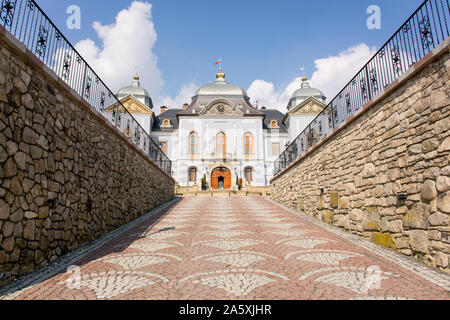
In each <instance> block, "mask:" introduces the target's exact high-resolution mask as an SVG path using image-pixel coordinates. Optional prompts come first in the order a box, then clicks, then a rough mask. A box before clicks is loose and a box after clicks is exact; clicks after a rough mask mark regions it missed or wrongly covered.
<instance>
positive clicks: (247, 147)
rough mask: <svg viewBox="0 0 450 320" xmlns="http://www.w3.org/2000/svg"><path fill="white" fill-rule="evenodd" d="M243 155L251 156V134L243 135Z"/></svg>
mask: <svg viewBox="0 0 450 320" xmlns="http://www.w3.org/2000/svg"><path fill="white" fill-rule="evenodd" d="M244 154H246V155H250V154H253V135H252V134H251V133H246V134H245V135H244Z"/></svg>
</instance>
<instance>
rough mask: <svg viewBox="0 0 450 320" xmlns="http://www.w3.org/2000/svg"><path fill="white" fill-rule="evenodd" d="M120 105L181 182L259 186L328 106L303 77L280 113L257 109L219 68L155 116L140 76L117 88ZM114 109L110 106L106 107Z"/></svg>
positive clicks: (226, 186) (182, 184)
mask: <svg viewBox="0 0 450 320" xmlns="http://www.w3.org/2000/svg"><path fill="white" fill-rule="evenodd" d="M117 97H118V99H119V100H120V101H121V103H122V104H123V105H124V107H125V108H126V109H127V110H128V111H129V112H130V113H131V114H132V115H133V116H134V117H135V119H136V120H137V121H138V122H139V123H140V125H141V126H142V127H143V128H144V129H145V130H146V131H147V132H148V133H149V134H150V136H151V137H152V138H153V139H154V140H155V142H157V143H158V144H159V146H160V148H161V149H162V150H163V151H164V152H165V153H166V155H167V156H168V157H169V159H170V160H171V161H172V175H173V177H174V178H175V180H176V181H177V182H178V184H179V186H180V187H184V188H195V189H196V190H199V189H201V187H202V179H203V178H206V181H207V184H208V188H209V189H217V190H227V189H237V188H238V185H239V180H240V179H242V187H243V188H244V189H247V190H248V189H251V190H259V189H264V188H265V187H266V186H268V185H270V180H271V178H272V177H273V171H274V162H275V160H276V159H277V158H278V157H279V156H280V154H281V152H283V150H284V149H285V147H286V145H288V144H289V143H290V142H291V141H293V140H294V139H295V138H296V137H297V136H298V135H299V134H300V133H301V132H302V131H303V130H304V129H305V128H306V127H307V126H308V125H309V124H310V123H311V121H312V120H314V118H315V117H316V116H317V115H318V114H319V113H320V112H321V111H322V110H323V109H324V108H326V104H325V101H326V97H325V96H324V94H323V93H322V92H321V91H320V90H317V89H314V88H311V87H310V85H309V83H308V80H307V79H306V78H303V79H302V83H301V84H300V85H299V89H298V90H296V91H295V92H294V94H293V96H292V98H291V100H290V101H289V104H288V106H287V110H288V112H287V113H286V114H283V113H282V112H280V111H278V110H276V109H270V108H266V107H262V108H258V107H257V106H254V105H252V103H251V102H250V97H249V96H248V95H247V93H246V91H245V90H243V89H242V88H241V87H239V86H237V85H234V84H231V83H228V82H227V81H226V77H225V73H223V72H222V70H220V71H219V73H217V74H216V81H215V82H213V83H210V84H206V85H204V86H202V87H200V88H199V89H198V90H197V92H196V93H195V95H194V96H193V97H192V101H191V102H190V104H185V105H184V106H183V107H181V108H179V109H172V108H167V107H165V106H162V107H161V114H160V115H158V116H156V115H155V113H154V111H153V103H152V99H151V97H150V95H149V94H148V92H147V90H145V89H144V88H142V87H141V86H140V83H139V77H138V76H136V77H134V80H133V83H132V84H131V86H128V87H124V88H122V89H120V90H119V92H118V93H117ZM105 111H106V113H108V112H109V113H112V112H113V107H112V106H111V107H109V108H106V109H105Z"/></svg>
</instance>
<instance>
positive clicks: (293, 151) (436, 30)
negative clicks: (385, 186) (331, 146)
mask: <svg viewBox="0 0 450 320" xmlns="http://www.w3.org/2000/svg"><path fill="white" fill-rule="evenodd" d="M449 20H450V6H449V0H427V1H425V2H424V3H423V4H422V5H421V6H420V7H419V8H418V9H417V10H416V11H415V12H414V14H413V15H412V16H411V17H410V18H409V19H408V20H407V21H406V22H405V23H404V24H403V25H402V26H401V27H400V28H399V29H398V31H397V32H396V33H395V34H394V35H393V36H392V37H391V38H390V39H389V40H388V41H387V42H386V43H385V44H384V45H383V47H382V48H381V49H380V50H379V51H378V52H377V53H376V54H375V55H374V56H373V58H372V59H371V60H370V61H369V62H368V63H367V64H366V65H365V66H364V67H363V68H362V69H361V70H360V71H359V72H358V73H357V74H356V76H355V77H354V78H353V79H352V80H351V81H350V82H349V83H348V84H347V85H346V86H345V87H344V89H342V90H341V92H339V94H338V95H337V96H336V97H335V98H334V99H333V100H332V101H331V102H330V103H329V104H328V106H327V108H325V109H324V110H323V111H322V112H321V113H320V114H319V115H318V116H317V118H316V119H314V121H313V122H311V124H310V125H309V126H308V127H307V128H306V129H305V130H304V131H303V132H302V133H301V134H300V135H299V136H298V137H297V138H296V139H295V140H294V141H293V142H292V143H291V144H290V145H289V146H288V147H287V148H286V150H285V151H284V152H283V153H282V154H281V156H280V157H279V158H278V159H277V160H276V161H275V165H274V175H277V174H278V173H280V172H281V171H283V170H284V169H285V168H287V167H288V166H289V165H290V164H292V163H293V162H295V161H296V160H297V159H299V158H300V157H301V156H303V155H304V154H305V153H306V152H307V151H308V150H309V149H311V148H312V146H313V145H314V144H316V143H318V142H319V141H320V140H322V139H323V138H325V137H327V136H328V135H330V134H331V133H332V132H333V130H334V129H335V128H336V127H338V126H339V125H340V124H342V123H343V122H345V121H346V120H347V119H348V118H349V117H350V116H351V115H353V114H355V113H356V112H357V111H358V110H360V109H361V108H362V107H363V106H364V105H365V104H366V103H367V102H369V101H370V100H371V99H372V98H373V97H375V96H376V95H377V94H378V93H380V92H381V91H382V90H383V89H384V88H386V87H387V86H389V85H390V84H391V83H393V82H394V81H395V80H396V79H398V78H399V77H400V76H401V75H402V74H404V73H405V72H406V71H407V70H408V69H410V68H411V67H412V66H413V65H414V64H415V63H416V62H418V61H420V60H421V59H422V58H423V57H425V56H426V55H427V54H428V53H429V52H430V51H432V50H433V49H434V48H436V47H437V46H438V45H439V44H440V43H442V42H443V41H444V40H446V39H447V38H448V37H449V26H448V24H449V22H450V21H449Z"/></svg>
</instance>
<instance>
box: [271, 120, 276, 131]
mask: <svg viewBox="0 0 450 320" xmlns="http://www.w3.org/2000/svg"><path fill="white" fill-rule="evenodd" d="M270 127H271V128H272V129H278V121H277V120H272V121H270Z"/></svg>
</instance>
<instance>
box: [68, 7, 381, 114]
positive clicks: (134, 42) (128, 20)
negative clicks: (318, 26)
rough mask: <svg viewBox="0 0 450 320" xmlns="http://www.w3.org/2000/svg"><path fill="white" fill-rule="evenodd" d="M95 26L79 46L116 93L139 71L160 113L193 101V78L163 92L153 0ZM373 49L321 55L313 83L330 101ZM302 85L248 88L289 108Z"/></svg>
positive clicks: (269, 103)
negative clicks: (92, 36) (93, 36)
mask: <svg viewBox="0 0 450 320" xmlns="http://www.w3.org/2000/svg"><path fill="white" fill-rule="evenodd" d="M92 27H93V28H94V30H95V31H96V33H97V36H98V39H99V40H100V42H101V44H100V45H99V46H97V45H96V43H95V42H94V41H92V40H91V39H85V40H82V41H80V42H78V43H77V44H76V45H75V48H76V49H77V50H78V51H79V52H80V53H81V55H82V56H83V57H84V58H85V59H86V61H87V62H88V63H89V64H90V65H91V67H92V68H93V69H94V70H95V71H96V72H97V73H98V74H99V76H100V77H101V78H102V79H104V80H105V82H106V83H107V84H108V86H109V87H110V88H111V90H113V91H117V90H118V89H119V88H121V87H123V86H126V85H129V84H130V83H131V81H132V77H133V76H134V74H135V72H138V73H139V75H140V77H141V86H143V87H144V88H146V89H147V90H148V91H149V92H150V95H151V96H152V98H153V102H154V105H155V107H156V108H155V111H156V112H158V110H159V108H158V107H159V106H160V105H163V104H164V105H167V106H169V107H170V108H180V107H181V106H182V105H183V103H190V101H191V97H192V96H193V94H194V92H195V90H196V89H197V88H198V86H197V84H195V83H194V82H191V83H188V84H185V85H183V86H182V88H181V89H180V92H179V93H178V95H177V96H176V97H174V98H172V97H170V96H166V95H164V94H163V93H162V89H163V87H164V80H163V77H162V74H161V71H160V70H159V68H158V58H157V56H156V55H155V53H154V52H153V50H154V47H155V43H156V41H157V38H158V36H157V33H156V30H155V26H154V23H153V17H152V5H151V4H150V3H148V2H141V1H133V2H132V3H131V5H130V6H129V7H128V8H127V9H123V10H121V11H120V12H119V13H118V14H117V16H116V18H115V22H114V23H113V24H111V25H102V24H101V23H100V22H94V23H93V25H92ZM374 53H375V49H374V48H369V47H368V46H367V45H366V44H359V45H357V46H354V47H350V48H348V49H347V50H345V51H343V52H341V53H339V54H338V55H337V56H330V57H327V58H321V59H317V60H316V61H315V67H316V71H315V72H314V73H313V75H312V78H311V81H310V82H311V85H312V86H313V87H316V88H318V89H320V90H322V91H323V92H324V93H325V95H326V96H327V97H328V99H329V100H330V99H332V98H334V96H335V95H336V94H337V93H338V91H339V90H340V89H342V88H343V86H344V85H345V84H346V83H347V82H348V81H349V80H350V79H351V77H353V76H354V75H355V74H356V72H357V71H358V70H359V69H360V68H361V67H362V66H363V65H364V63H366V62H367V61H368V59H369V58H370V57H371V56H372V55H373V54H374ZM300 83H301V80H300V78H296V79H294V80H293V81H292V82H291V83H289V85H288V86H286V88H284V89H280V90H277V89H276V88H275V85H274V84H273V83H271V82H268V81H265V80H263V79H258V80H255V81H254V82H253V83H252V84H251V85H250V87H249V89H248V90H247V92H248V95H249V96H250V97H251V99H252V102H253V103H254V104H255V103H256V101H258V105H259V106H260V107H261V106H266V107H269V108H277V109H279V110H281V111H283V112H285V111H286V105H287V103H288V102H289V99H290V97H291V96H292V93H293V92H294V91H295V90H296V89H298V88H299V87H300Z"/></svg>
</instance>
